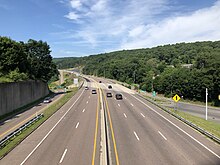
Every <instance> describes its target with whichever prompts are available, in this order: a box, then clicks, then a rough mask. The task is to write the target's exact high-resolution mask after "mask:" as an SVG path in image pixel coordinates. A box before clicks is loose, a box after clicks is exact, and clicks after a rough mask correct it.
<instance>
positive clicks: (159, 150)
mask: <svg viewBox="0 0 220 165" xmlns="http://www.w3.org/2000/svg"><path fill="white" fill-rule="evenodd" d="M99 80H100V79H97V81H99ZM101 81H102V82H103V83H102V88H103V90H104V93H106V92H107V91H108V92H109V91H112V93H113V94H115V93H119V92H120V93H122V94H123V97H124V99H123V100H115V98H114V97H113V98H106V107H107V110H108V111H109V113H110V116H111V117H110V119H109V120H111V122H112V127H113V132H114V133H113V134H112V136H114V138H115V144H114V142H113V140H112V142H111V146H110V148H111V151H112V152H111V157H113V159H112V161H113V163H112V164H126V165H132V164H139V165H142V164H143V165H144V164H183V165H185V164H204V165H205V164H209V165H210V164H220V156H219V155H220V146H219V145H217V144H215V143H213V142H211V141H210V140H207V139H206V138H205V137H204V136H202V135H201V134H199V133H198V132H196V131H194V130H193V129H191V128H189V127H188V126H186V125H185V124H183V123H182V122H180V121H178V120H176V119H175V118H173V117H172V116H170V115H168V114H166V113H165V112H163V111H162V110H160V109H158V108H157V107H156V106H154V105H152V104H150V103H149V102H147V101H146V100H144V99H142V98H141V97H139V96H138V95H136V94H134V93H133V94H132V92H130V91H129V90H128V89H125V88H124V87H120V86H119V85H117V84H111V85H112V86H113V90H109V89H107V85H104V84H109V82H108V81H105V80H103V79H101ZM108 123H110V122H108ZM109 128H111V126H109ZM109 132H111V131H109ZM115 147H116V150H117V151H116V152H115V150H114V148H115ZM117 159H118V160H117Z"/></svg>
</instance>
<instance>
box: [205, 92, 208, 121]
mask: <svg viewBox="0 0 220 165" xmlns="http://www.w3.org/2000/svg"><path fill="white" fill-rule="evenodd" d="M207 115H208V89H207V88H206V89H205V120H207V118H208V117H207Z"/></svg>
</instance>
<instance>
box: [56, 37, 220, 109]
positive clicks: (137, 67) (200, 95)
mask: <svg viewBox="0 0 220 165" xmlns="http://www.w3.org/2000/svg"><path fill="white" fill-rule="evenodd" d="M54 62H55V63H56V64H57V65H58V67H59V68H69V67H77V66H83V67H84V68H83V73H84V74H90V75H97V76H103V77H107V78H112V79H116V80H119V81H122V82H127V83H129V84H131V83H135V84H139V85H140V88H141V89H142V90H147V91H152V90H155V91H156V92H158V93H163V94H165V95H166V96H170V95H172V94H174V93H177V94H179V95H181V96H183V97H184V98H188V99H191V100H200V101H204V100H205V88H208V91H209V100H211V101H212V102H213V103H214V104H215V105H218V104H220V103H219V100H218V95H219V94H220V41H215V42H211V41H205V42H195V43H178V44H174V45H164V46H158V47H154V48H146V49H136V50H122V51H116V52H111V53H104V54H98V55H90V56H87V57H79V58H76V57H74V58H62V59H54Z"/></svg>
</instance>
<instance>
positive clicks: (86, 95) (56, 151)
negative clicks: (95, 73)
mask: <svg viewBox="0 0 220 165" xmlns="http://www.w3.org/2000/svg"><path fill="white" fill-rule="evenodd" d="M88 85H90V84H89V83H88ZM90 89H95V88H93V87H90ZM99 105H100V104H99V97H98V94H91V91H90V90H84V88H82V89H81V90H80V91H79V92H78V93H77V94H76V95H75V96H74V97H73V98H72V99H71V100H70V101H69V102H67V103H66V104H65V105H64V106H63V107H62V108H61V109H60V110H59V111H57V112H56V113H55V114H54V115H53V116H52V117H51V118H50V119H48V120H47V121H46V122H45V123H44V124H42V125H41V126H40V127H39V128H38V129H37V130H36V131H35V132H33V133H32V134H31V135H30V136H29V137H28V138H26V139H25V140H24V141H23V142H22V143H21V144H19V145H18V146H17V147H16V148H15V149H14V150H12V151H11V152H10V153H9V154H8V155H7V156H5V157H4V158H3V159H2V160H0V164H1V165H9V164H10V165H17V164H30V165H39V164H41V165H48V164H50V165H53V164H98V163H99V145H98V144H99V143H100V142H99V140H100V138H98V137H100V130H99V128H100V126H99V125H100V122H99V118H100V116H99V115H100V114H99V111H98V110H99Z"/></svg>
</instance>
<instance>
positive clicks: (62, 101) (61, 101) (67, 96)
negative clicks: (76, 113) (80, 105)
mask: <svg viewBox="0 0 220 165" xmlns="http://www.w3.org/2000/svg"><path fill="white" fill-rule="evenodd" d="M77 91H78V88H72V89H71V90H69V91H68V92H67V93H66V94H65V95H64V96H63V97H62V96H61V97H62V98H60V99H59V101H57V102H56V103H55V104H50V105H48V107H47V108H46V109H45V110H44V112H43V114H44V117H43V118H41V119H39V120H38V121H36V122H35V123H33V124H32V125H31V126H29V127H28V128H26V129H25V130H23V131H22V132H21V133H20V134H18V135H17V136H15V137H14V138H12V139H11V140H10V141H8V143H7V145H5V147H3V148H2V149H0V159H1V158H2V157H4V156H5V155H6V154H7V153H9V152H10V151H11V150H12V149H13V148H15V147H16V146H17V145H18V144H19V143H20V142H21V141H23V140H24V139H25V138H26V137H27V136H28V135H30V134H31V133H32V132H33V131H34V130H36V129H37V128H38V127H39V126H40V125H41V124H42V123H43V122H45V121H46V120H47V119H48V118H49V117H51V116H52V115H53V114H54V113H55V112H56V111H57V110H59V109H60V108H61V107H62V106H63V105H64V104H65V103H66V102H67V101H68V100H70V98H71V97H72V96H73V95H74V94H75V93H76V92H77Z"/></svg>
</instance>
